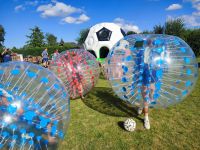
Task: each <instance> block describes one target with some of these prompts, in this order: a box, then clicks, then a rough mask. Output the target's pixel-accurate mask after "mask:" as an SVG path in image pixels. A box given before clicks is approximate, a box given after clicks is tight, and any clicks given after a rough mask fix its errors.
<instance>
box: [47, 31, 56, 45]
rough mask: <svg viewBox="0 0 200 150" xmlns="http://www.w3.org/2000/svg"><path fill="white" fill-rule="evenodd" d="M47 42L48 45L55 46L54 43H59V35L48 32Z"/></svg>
mask: <svg viewBox="0 0 200 150" xmlns="http://www.w3.org/2000/svg"><path fill="white" fill-rule="evenodd" d="M46 42H47V43H46V44H47V45H48V46H54V45H57V44H58V43H57V37H56V36H55V35H53V34H50V33H47V34H46Z"/></svg>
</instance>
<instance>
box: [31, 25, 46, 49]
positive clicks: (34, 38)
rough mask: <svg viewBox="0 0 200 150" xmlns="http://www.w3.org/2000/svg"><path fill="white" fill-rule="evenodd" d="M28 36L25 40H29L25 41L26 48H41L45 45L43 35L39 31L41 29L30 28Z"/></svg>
mask: <svg viewBox="0 0 200 150" xmlns="http://www.w3.org/2000/svg"><path fill="white" fill-rule="evenodd" d="M30 30H31V33H30V35H27V38H28V39H29V40H28V41H27V46H28V47H42V46H44V45H45V42H44V33H43V32H42V31H41V29H40V28H39V27H37V26H35V27H34V28H31V29H30Z"/></svg>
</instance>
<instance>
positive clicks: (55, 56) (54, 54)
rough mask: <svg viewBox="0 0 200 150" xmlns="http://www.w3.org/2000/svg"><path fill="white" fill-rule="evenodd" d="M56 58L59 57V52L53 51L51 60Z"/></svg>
mask: <svg viewBox="0 0 200 150" xmlns="http://www.w3.org/2000/svg"><path fill="white" fill-rule="evenodd" d="M58 56H59V52H58V50H55V51H54V53H53V57H52V60H55V59H56V58H57V57H58Z"/></svg>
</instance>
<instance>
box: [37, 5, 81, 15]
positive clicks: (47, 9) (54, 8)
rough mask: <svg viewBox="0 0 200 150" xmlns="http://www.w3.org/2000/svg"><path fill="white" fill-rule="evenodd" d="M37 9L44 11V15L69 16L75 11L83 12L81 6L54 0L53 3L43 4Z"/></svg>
mask: <svg viewBox="0 0 200 150" xmlns="http://www.w3.org/2000/svg"><path fill="white" fill-rule="evenodd" d="M37 11H38V12H42V14H41V16H42V17H56V16H68V15H70V14H73V13H80V12H82V10H81V9H79V8H75V7H73V6H70V5H67V4H65V3H62V2H57V1H53V3H51V4H47V5H41V6H39V7H38V8H37Z"/></svg>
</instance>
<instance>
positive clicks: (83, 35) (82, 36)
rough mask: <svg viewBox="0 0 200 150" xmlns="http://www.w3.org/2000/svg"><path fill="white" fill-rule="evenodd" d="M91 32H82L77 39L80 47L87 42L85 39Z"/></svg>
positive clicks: (87, 30) (84, 30)
mask: <svg viewBox="0 0 200 150" xmlns="http://www.w3.org/2000/svg"><path fill="white" fill-rule="evenodd" d="M89 31H90V29H88V28H87V29H83V30H81V31H80V33H79V37H78V38H77V39H76V41H77V42H78V44H79V45H82V44H83V43H84V42H85V39H86V38H87V36H88V33H89Z"/></svg>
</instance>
